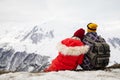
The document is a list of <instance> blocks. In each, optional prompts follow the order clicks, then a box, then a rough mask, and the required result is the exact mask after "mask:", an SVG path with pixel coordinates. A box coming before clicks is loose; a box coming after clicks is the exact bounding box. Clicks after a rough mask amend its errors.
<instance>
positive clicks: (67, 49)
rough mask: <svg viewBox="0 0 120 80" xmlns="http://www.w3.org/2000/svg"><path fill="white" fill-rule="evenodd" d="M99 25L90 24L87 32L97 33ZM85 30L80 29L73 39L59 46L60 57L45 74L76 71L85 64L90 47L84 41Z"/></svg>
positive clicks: (63, 41)
mask: <svg viewBox="0 0 120 80" xmlns="http://www.w3.org/2000/svg"><path fill="white" fill-rule="evenodd" d="M96 29H97V24H95V23H89V24H88V25H87V32H94V33H96ZM84 33H85V30H84V29H82V28H80V29H78V30H77V31H76V32H75V33H74V35H73V36H72V37H71V38H66V39H64V40H62V41H61V42H60V43H59V44H58V45H57V49H58V52H59V53H58V56H57V57H56V58H55V59H54V60H53V61H52V63H51V65H50V66H49V67H48V68H47V69H45V72H49V71H59V70H76V68H77V66H78V65H82V64H83V62H84V57H85V53H87V52H88V50H89V46H88V45H85V44H84V42H83V41H82V40H83V38H84Z"/></svg>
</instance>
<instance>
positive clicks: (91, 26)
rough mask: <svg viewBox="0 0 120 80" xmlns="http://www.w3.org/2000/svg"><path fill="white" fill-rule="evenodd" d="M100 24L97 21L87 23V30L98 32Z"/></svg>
mask: <svg viewBox="0 0 120 80" xmlns="http://www.w3.org/2000/svg"><path fill="white" fill-rule="evenodd" d="M97 27H98V25H97V24H95V23H89V24H88V25H87V32H96V29H97Z"/></svg>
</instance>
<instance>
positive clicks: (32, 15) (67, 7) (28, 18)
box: [0, 0, 120, 23]
mask: <svg viewBox="0 0 120 80" xmlns="http://www.w3.org/2000/svg"><path fill="white" fill-rule="evenodd" d="M49 20H63V21H75V22H80V21H108V22H109V21H110V22H112V21H114V22H115V21H117V22H120V0H0V22H1V23H2V22H36V23H39V22H41V21H49Z"/></svg>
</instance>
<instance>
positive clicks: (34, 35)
mask: <svg viewBox="0 0 120 80" xmlns="http://www.w3.org/2000/svg"><path fill="white" fill-rule="evenodd" d="M46 38H48V39H52V38H54V31H53V30H48V31H46V30H44V29H43V28H42V27H40V26H34V27H33V29H32V30H30V31H28V32H27V33H26V34H25V35H24V36H23V38H22V39H21V40H20V41H25V40H26V39H30V40H31V41H32V43H33V44H37V43H38V42H41V40H43V39H46Z"/></svg>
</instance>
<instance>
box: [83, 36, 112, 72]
mask: <svg viewBox="0 0 120 80" xmlns="http://www.w3.org/2000/svg"><path fill="white" fill-rule="evenodd" d="M83 41H84V42H87V43H88V44H90V49H89V51H88V52H87V53H86V54H85V58H84V61H83V64H82V65H81V67H82V68H83V69H86V70H91V69H104V68H105V67H106V66H107V65H108V64H109V58H110V46H109V44H108V43H106V41H105V40H104V38H103V37H101V36H97V40H93V39H92V38H91V37H90V36H85V37H84V39H83Z"/></svg>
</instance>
